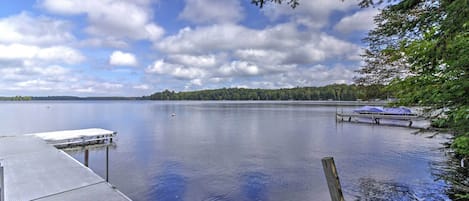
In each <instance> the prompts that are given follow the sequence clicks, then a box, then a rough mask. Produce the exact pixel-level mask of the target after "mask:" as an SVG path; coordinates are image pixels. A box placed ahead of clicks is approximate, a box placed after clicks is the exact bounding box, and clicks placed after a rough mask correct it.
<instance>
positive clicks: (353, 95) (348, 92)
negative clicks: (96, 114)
mask: <svg viewBox="0 0 469 201" xmlns="http://www.w3.org/2000/svg"><path fill="white" fill-rule="evenodd" d="M389 95H390V94H388V93H387V92H386V89H385V87H384V86H383V85H369V86H358V85H346V84H333V85H327V86H323V87H296V88H283V89H246V88H222V89H211V90H200V91H189V92H174V91H169V90H165V91H162V92H157V93H154V94H152V95H150V96H144V97H143V99H146V100H343V101H353V100H357V99H362V100H370V99H386V98H388V97H389Z"/></svg>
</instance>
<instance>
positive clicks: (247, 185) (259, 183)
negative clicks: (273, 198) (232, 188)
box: [240, 172, 269, 201]
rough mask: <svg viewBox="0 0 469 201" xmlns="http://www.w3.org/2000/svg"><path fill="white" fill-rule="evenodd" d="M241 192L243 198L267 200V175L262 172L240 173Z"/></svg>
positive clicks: (255, 200)
mask: <svg viewBox="0 0 469 201" xmlns="http://www.w3.org/2000/svg"><path fill="white" fill-rule="evenodd" d="M240 179H241V181H242V187H241V189H242V192H243V196H244V198H245V199H244V200H248V201H257V200H269V199H268V194H267V190H268V189H267V184H268V183H269V176H268V175H266V174H264V173H262V172H246V173H244V174H242V175H241V178H240Z"/></svg>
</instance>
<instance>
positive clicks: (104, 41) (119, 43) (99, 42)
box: [79, 37, 129, 48]
mask: <svg viewBox="0 0 469 201" xmlns="http://www.w3.org/2000/svg"><path fill="white" fill-rule="evenodd" d="M79 45H80V46H91V47H113V48H128V47H129V44H128V43H127V42H126V41H124V40H121V39H117V38H113V37H101V38H98V37H94V38H87V39H84V40H82V41H80V43H79Z"/></svg>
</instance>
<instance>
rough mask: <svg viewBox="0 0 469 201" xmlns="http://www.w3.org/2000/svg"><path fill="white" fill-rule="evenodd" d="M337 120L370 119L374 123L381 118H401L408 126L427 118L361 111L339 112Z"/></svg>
mask: <svg viewBox="0 0 469 201" xmlns="http://www.w3.org/2000/svg"><path fill="white" fill-rule="evenodd" d="M336 117H337V120H338V121H342V122H344V121H345V122H363V121H360V119H370V120H371V123H373V124H378V125H379V124H381V123H382V121H381V120H399V121H406V122H408V124H407V126H408V127H412V124H413V122H415V121H420V120H425V118H424V117H421V116H417V115H390V114H381V113H369V114H360V113H337V114H336Z"/></svg>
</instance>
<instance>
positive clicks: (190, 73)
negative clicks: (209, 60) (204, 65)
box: [146, 59, 207, 79]
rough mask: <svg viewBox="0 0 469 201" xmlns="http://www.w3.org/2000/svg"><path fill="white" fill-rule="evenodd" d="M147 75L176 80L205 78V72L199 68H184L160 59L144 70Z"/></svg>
mask: <svg viewBox="0 0 469 201" xmlns="http://www.w3.org/2000/svg"><path fill="white" fill-rule="evenodd" d="M146 72H147V73H154V74H168V75H171V76H173V77H175V78H178V79H196V78H201V77H205V75H206V74H207V72H206V71H204V70H203V69H199V68H192V67H185V66H183V65H180V64H172V63H167V62H165V61H164V60H162V59H160V60H157V61H155V62H153V64H151V65H149V66H148V67H147V68H146Z"/></svg>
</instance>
